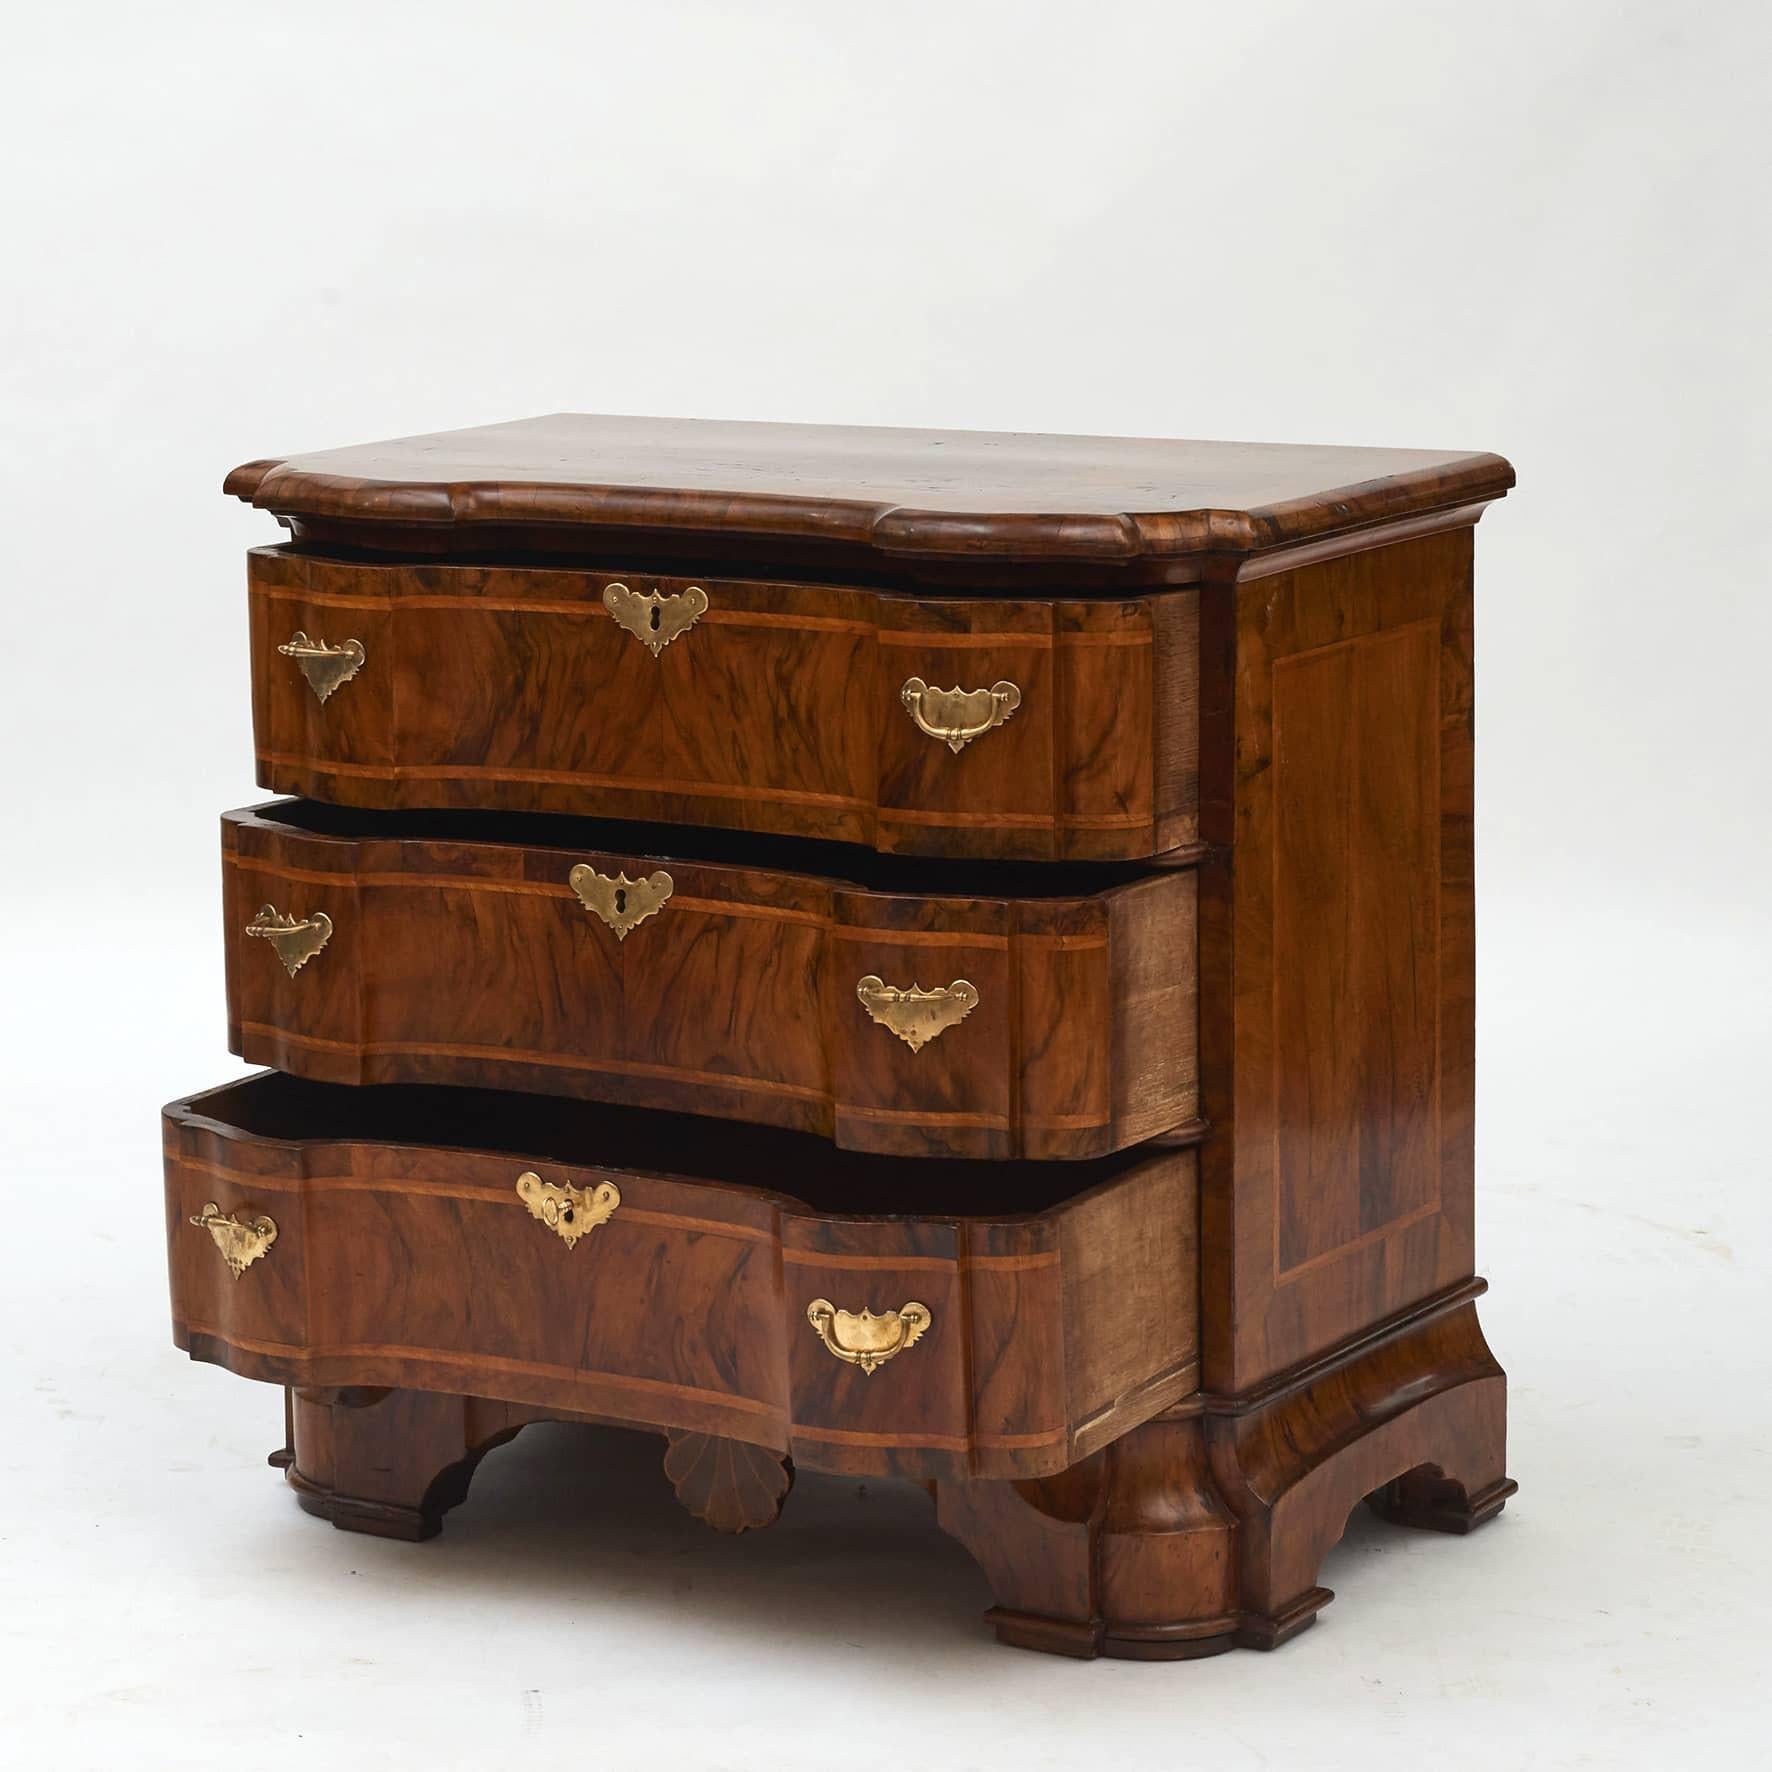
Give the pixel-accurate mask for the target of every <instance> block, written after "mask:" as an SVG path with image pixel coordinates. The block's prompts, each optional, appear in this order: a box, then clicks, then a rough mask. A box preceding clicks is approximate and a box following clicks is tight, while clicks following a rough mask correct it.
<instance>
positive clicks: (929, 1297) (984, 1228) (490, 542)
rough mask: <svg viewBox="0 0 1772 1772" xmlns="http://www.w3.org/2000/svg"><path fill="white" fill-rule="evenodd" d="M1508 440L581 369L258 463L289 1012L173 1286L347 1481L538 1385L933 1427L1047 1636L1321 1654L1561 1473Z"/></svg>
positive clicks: (765, 1438)
mask: <svg viewBox="0 0 1772 1772" xmlns="http://www.w3.org/2000/svg"><path fill="white" fill-rule="evenodd" d="M1512 478H1513V476H1512V472H1511V470H1510V469H1509V468H1508V466H1507V464H1506V463H1505V462H1503V461H1501V460H1500V459H1499V458H1497V457H1494V456H1483V455H1477V456H1459V455H1444V454H1434V453H1429V452H1417V451H1389V450H1362V449H1312V448H1282V447H1269V446H1254V445H1231V444H1199V443H1191V444H1190V443H1166V442H1154V441H1120V440H1114V439H1102V438H1062V437H1031V436H993V435H980V434H968V433H948V432H914V431H840V430H831V429H823V428H818V427H802V426H780V425H737V424H697V423H689V422H685V421H645V420H625V419H591V418H582V417H575V416H569V415H568V416H559V417H555V418H549V419H540V420H531V421H526V422H523V423H518V424H512V425H499V426H488V427H483V428H481V429H479V430H472V431H460V432H451V433H445V434H441V435H437V436H430V437H419V438H409V439H404V440H401V441H396V442H392V443H387V444H381V445H372V446H368V447H363V448H356V449H344V450H336V451H332V452H329V453H326V454H320V455H313V456H307V457H298V458H294V459H290V460H276V461H261V462H254V463H250V464H248V465H247V466H246V467H243V468H240V469H237V470H236V471H235V472H234V474H233V475H231V476H230V477H229V480H228V482H227V485H228V490H230V491H232V492H234V493H235V494H237V495H238V496H240V497H242V498H245V499H248V500H250V501H251V502H252V503H254V504H256V505H258V506H260V507H262V508H263V509H265V510H267V511H269V512H271V513H272V514H274V515H275V516H276V517H277V519H278V520H279V521H280V522H281V523H282V524H283V525H284V527H285V528H286V529H287V530H288V532H289V539H288V541H287V542H286V543H285V544H284V545H283V546H281V547H271V548H261V549H256V550H254V552H253V553H252V554H251V556H250V557H249V561H248V574H247V576H248V595H249V607H250V618H251V619H250V634H251V641H250V664H251V693H252V707H253V719H254V731H255V742H256V748H257V773H258V779H259V782H260V784H261V786H263V787H265V788H268V789H270V790H272V791H274V792H276V793H279V794H282V795H292V796H296V797H294V798H282V799H277V800H273V801H271V802H269V803H267V804H264V805H260V806H256V807H252V808H249V809H247V810H244V811H239V812H232V813H228V814H227V815H225V817H224V818H223V821H222V875H223V908H224V918H223V932H224V939H225V942H226V954H227V979H228V1028H229V1034H230V1042H231V1044H232V1046H233V1048H234V1050H235V1051H237V1052H239V1053H241V1054H242V1055H243V1056H245V1057H246V1058H247V1059H249V1060H252V1061H254V1062H258V1063H262V1064H265V1065H268V1066H271V1067H274V1068H273V1069H272V1070H270V1071H267V1072H265V1073H262V1074H260V1075H257V1076H255V1077H253V1078H251V1079H249V1080H247V1081H244V1082H240V1083H236V1084H231V1085H228V1086H225V1087H223V1088H221V1089H217V1090H212V1091H210V1092H208V1093H207V1094H202V1095H197V1096H193V1097H191V1098H189V1099H188V1100H184V1101H180V1102H175V1103H173V1104H172V1105H170V1106H169V1107H168V1108H167V1109H166V1110H165V1115H164V1143H165V1158H166V1199H167V1234H168V1247H169V1252H170V1271H171V1284H172V1303H173V1321H174V1336H175V1340H176V1341H177V1342H178V1344H179V1345H180V1346H181V1347H183V1348H184V1349H186V1350H187V1351H188V1352H189V1353H190V1354H191V1355H192V1357H194V1358H199V1359H205V1360H211V1361H214V1362H216V1363H218V1364H221V1365H224V1366H227V1367H229V1368H230V1369H232V1370H234V1371H236V1372H239V1373H241V1374H243V1375H245V1376H247V1377H250V1378H256V1379H260V1380H263V1381H266V1382H269V1383H273V1384H277V1385H280V1386H282V1387H283V1388H284V1391H285V1396H286V1419H287V1433H286V1436H285V1439H286V1444H285V1447H284V1449H283V1450H282V1451H281V1452H280V1453H279V1454H277V1457H276V1462H278V1463H281V1464H282V1465H284V1466H285V1467H286V1469H287V1474H288V1477H289V1480H290V1482H291V1484H292V1485H293V1486H294V1488H295V1490H296V1493H297V1495H298V1497H299V1498H300V1500H301V1501H302V1504H303V1505H304V1506H305V1507H307V1508H309V1509H310V1510H311V1511H313V1512H316V1513H319V1514H321V1515H323V1516H324V1517H327V1518H330V1519H331V1520H332V1521H333V1523H334V1524H335V1525H338V1526H342V1527H348V1528H351V1529H355V1530H361V1531H369V1532H376V1533H381V1534H384V1535H388V1536H396V1537H414V1538H416V1537H426V1536H429V1535H431V1534H432V1533H434V1532H435V1531H436V1530H437V1528H438V1525H439V1522H440V1520H441V1517H442V1515H443V1513H444V1512H445V1511H446V1510H447V1508H448V1507H450V1506H452V1505H454V1504H455V1503H457V1502H459V1501H460V1500H461V1499H462V1498H463V1497H464V1495H465V1493H466V1490H467V1483H468V1478H469V1476H470V1475H471V1472H472V1469H473V1467H474V1464H475V1462H476V1460H477V1459H478V1458H479V1457H480V1456H482V1455H483V1454H484V1453H485V1452H486V1451H487V1450H488V1449H489V1448H490V1447H491V1446H493V1445H495V1444H497V1443H498V1442H499V1441H501V1440H503V1439H505V1438H508V1437H509V1436H510V1434H512V1433H513V1432H515V1431H516V1430H517V1429H518V1428H520V1427H521V1426H523V1425H524V1424H525V1423H526V1422H529V1421H533V1420H537V1419H543V1418H550V1419H565V1420H588V1421H594V1422H611V1423H618V1424H622V1425H626V1426H639V1427H645V1428H650V1429H653V1430H655V1431H657V1432H658V1433H660V1434H661V1435H662V1436H663V1437H664V1440H665V1447H666V1450H665V1456H664V1470H665V1475H666V1477H667V1478H668V1480H669V1481H670V1482H671V1483H672V1484H673V1485H674V1486H675V1488H676V1491H677V1494H678V1495H679V1497H680V1498H681V1499H682V1500H683V1502H684V1504H685V1505H686V1506H687V1507H688V1508H689V1509H690V1510H691V1511H692V1512H693V1513H695V1514H697V1515H698V1516H700V1517H701V1518H702V1519H704V1520H706V1521H708V1522H709V1523H710V1524H711V1525H714V1526H717V1527H720V1528H722V1529H725V1530H743V1529H746V1528H750V1527H758V1526H762V1525H765V1524H767V1523H768V1522H769V1521H771V1520H773V1519H774V1518H775V1517H776V1514H777V1512H778V1511H779V1509H780V1507H781V1506H782V1503H783V1500H784V1497H785V1496H786V1495H787V1492H788V1489H789V1486H790V1484H791V1481H792V1477H793V1472H794V1470H795V1468H796V1467H801V1468H807V1469H817V1470H825V1471H835V1472H842V1473H848V1474H855V1475H864V1476H865V1475H875V1476H897V1477H907V1478H911V1479H915V1480H918V1481H921V1482H923V1483H925V1484H926V1485H927V1486H928V1487H929V1489H930V1492H931V1494H932V1496H933V1499H934V1507H935V1513H936V1518H937V1519H938V1520H939V1522H940V1523H941V1525H942V1526H944V1527H945V1528H946V1529H947V1530H948V1531H949V1532H951V1533H953V1534H954V1535H955V1536H956V1537H957V1538H959V1539H960V1541H961V1542H962V1543H964V1544H965V1545H966V1546H967V1547H968V1548H969V1549H970V1550H971V1551H972V1553H973V1554H974V1556H976V1557H977V1559H978V1560H979V1562H980V1563H981V1565H982V1566H983V1568H984V1570H985V1572H986V1574H987V1576H988V1577H989V1579H990V1581H991V1584H992V1586H993V1588H994V1590H995V1594H996V1599H997V1605H996V1607H995V1608H994V1610H993V1612H992V1613H991V1618H992V1621H993V1623H994V1624H995V1627H996V1630H997V1633H998V1635H999V1636H1000V1637H1001V1638H1002V1639H1003V1640H1005V1641H1008V1642H1013V1643H1017V1644H1022V1645H1025V1646H1030V1647H1037V1648H1044V1649H1051V1650H1057V1651H1061V1652H1065V1653H1070V1654H1079V1655H1092V1654H1101V1653H1105V1654H1117V1655H1124V1656H1133V1657H1139V1658H1158V1657H1186V1656H1193V1655H1201V1654H1206V1653H1210V1652H1212V1651H1214V1650H1217V1649H1222V1648H1227V1647H1230V1646H1231V1645H1233V1644H1244V1645H1251V1646H1259V1647H1271V1646H1273V1645H1274V1644H1276V1643H1278V1642H1280V1641H1282V1640H1284V1639H1285V1638H1286V1637H1288V1636H1290V1635H1292V1634H1293V1633H1294V1632H1296V1631H1297V1630H1299V1629H1301V1628H1302V1627H1303V1626H1304V1625H1306V1624H1308V1623H1309V1622H1311V1620H1312V1619H1313V1618H1314V1617H1315V1615H1316V1613H1317V1611H1318V1610H1319V1609H1320V1608H1321V1606H1322V1605H1323V1604H1324V1602H1325V1601H1326V1600H1327V1599H1328V1598H1329V1597H1330V1596H1329V1594H1328V1593H1327V1591H1326V1590H1325V1589H1324V1588H1322V1587H1321V1586H1319V1585H1318V1583H1317V1579H1316V1574H1317V1568H1318V1565H1319V1563H1320V1561H1321V1559H1322V1557H1323V1555H1324V1553H1325V1552H1326V1551H1327V1549H1328V1548H1329V1547H1330V1546H1331V1545H1332V1544H1333V1543H1334V1542H1335V1540H1336V1539H1337V1538H1338V1537H1339V1536H1340V1534H1341V1532H1342V1529H1343V1527H1344V1525H1345V1522H1346V1520H1347V1516H1348V1513H1349V1510H1350V1509H1351V1508H1353V1507H1354V1506H1356V1505H1357V1504H1358V1503H1359V1502H1360V1501H1361V1500H1362V1499H1365V1500H1367V1501H1369V1502H1370V1503H1371V1504H1372V1505H1373V1506H1374V1507H1376V1508H1377V1509H1378V1510H1379V1511H1380V1512H1382V1513H1384V1514H1386V1515H1387V1516H1389V1517H1392V1518H1395V1519H1397V1520H1399V1521H1401V1522H1403V1523H1406V1524H1411V1525H1416V1526H1426V1527H1434V1528H1438V1529H1442V1530H1452V1531H1467V1530H1469V1529H1470V1528H1471V1527H1473V1526H1475V1525H1477V1524H1480V1523H1481V1522H1483V1521H1484V1520H1487V1519H1488V1518H1490V1517H1492V1516H1493V1515H1494V1514H1495V1513H1497V1512H1498V1511H1499V1510H1500V1508H1501V1506H1502V1504H1503V1502H1504V1501H1505V1500H1506V1498H1507V1496H1508V1495H1509V1494H1510V1493H1511V1492H1512V1488H1513V1485H1512V1483H1511V1482H1510V1481H1509V1480H1508V1478H1507V1477H1506V1474H1505V1468H1504V1438H1505V1379H1504V1377H1503V1374H1502V1372H1501V1370H1500V1368H1499V1367H1498V1366H1497V1365H1496V1363H1495V1361H1494V1359H1493V1357H1492V1356H1491V1355H1490V1353H1489V1350H1488V1348H1487V1347H1486V1345H1485V1343H1484V1341H1483V1337H1482V1333H1481V1331H1480V1329H1479V1328H1478V1325H1477V1320H1476V1315H1475V1310H1474V1305H1473V1300H1474V1299H1475V1297H1476V1296H1477V1295H1478V1293H1479V1292H1480V1291H1481V1289H1482V1283H1481V1281H1479V1280H1478V1279H1476V1278H1475V1277H1474V1274H1473V1234H1472V1213H1473V1172H1472V1104H1473V1095H1474V1073H1473V975H1474V968H1473V892H1472V879H1473V875H1472V845H1471V757H1472V706H1473V704H1472V677H1471V557H1472V547H1471V543H1472V535H1473V530H1474V525H1475V523H1476V520H1477V518H1478V516H1479V515H1480V514H1481V512H1482V509H1483V507H1484V506H1485V505H1486V504H1487V503H1489V502H1491V501H1492V500H1494V499H1496V498H1498V497H1500V496H1501V495H1502V494H1504V493H1505V492H1506V490H1507V488H1508V487H1509V486H1510V485H1511V483H1512Z"/></svg>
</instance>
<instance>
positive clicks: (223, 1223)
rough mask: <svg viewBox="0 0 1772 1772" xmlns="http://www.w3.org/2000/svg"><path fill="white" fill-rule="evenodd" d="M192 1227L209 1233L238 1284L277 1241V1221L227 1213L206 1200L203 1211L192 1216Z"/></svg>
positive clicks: (260, 1214)
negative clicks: (241, 1277) (238, 1280)
mask: <svg viewBox="0 0 1772 1772" xmlns="http://www.w3.org/2000/svg"><path fill="white" fill-rule="evenodd" d="M191 1223H192V1224H194V1225H195V1226H196V1227H197V1228H198V1229H199V1230H205V1231H208V1232H209V1236H210V1240H211V1241H212V1242H213V1243H214V1244H215V1246H216V1249H217V1250H218V1251H219V1252H220V1254H221V1258H222V1260H223V1261H225V1262H226V1263H227V1264H228V1272H229V1273H231V1274H232V1275H233V1276H234V1278H235V1279H236V1280H237V1279H239V1278H240V1276H241V1275H242V1274H243V1273H245V1272H246V1270H247V1269H248V1268H249V1267H251V1266H252V1264H253V1263H254V1262H255V1261H257V1260H258V1259H259V1258H260V1257H261V1256H262V1255H263V1254H264V1253H265V1251H266V1250H267V1249H269V1248H270V1246H271V1245H272V1244H273V1243H274V1242H276V1240H277V1221H276V1220H275V1219H274V1218H270V1217H267V1216H266V1215H265V1214H264V1213H262V1212H260V1213H257V1214H255V1215H253V1216H251V1217H246V1216H244V1215H242V1214H241V1213H238V1212H224V1211H222V1209H221V1207H220V1206H219V1205H218V1204H217V1203H216V1202H215V1201H214V1200H206V1201H205V1202H204V1204H203V1210H202V1211H201V1212H195V1213H193V1214H192V1215H191Z"/></svg>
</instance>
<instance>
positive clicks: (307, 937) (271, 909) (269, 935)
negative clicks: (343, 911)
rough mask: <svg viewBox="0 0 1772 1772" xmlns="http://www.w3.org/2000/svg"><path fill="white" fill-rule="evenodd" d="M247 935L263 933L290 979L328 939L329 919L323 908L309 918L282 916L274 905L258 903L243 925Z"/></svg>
mask: <svg viewBox="0 0 1772 1772" xmlns="http://www.w3.org/2000/svg"><path fill="white" fill-rule="evenodd" d="M246 933H247V934H248V935H259V936H263V937H264V939H265V940H266V941H268V942H269V943H270V944H271V946H272V947H274V948H275V949H276V950H277V958H278V959H279V960H281V961H282V962H283V969H284V971H285V972H287V973H288V974H289V976H290V977H291V978H294V977H295V975H296V974H297V973H298V972H299V971H301V969H302V968H303V967H304V966H305V965H307V963H308V962H309V961H310V960H311V959H313V957H314V956H315V955H316V954H317V953H319V951H320V950H321V949H322V948H323V947H325V945H326V944H327V942H328V941H330V940H331V939H332V919H331V918H330V917H329V916H327V914H326V913H325V912H324V911H315V913H314V914H313V915H312V916H311V917H292V916H285V915H284V913H283V912H281V911H279V910H278V909H277V907H276V906H275V905H274V904H261V905H260V906H259V907H258V915H257V916H256V917H254V918H253V919H252V921H251V922H250V923H248V924H247V925H246Z"/></svg>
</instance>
